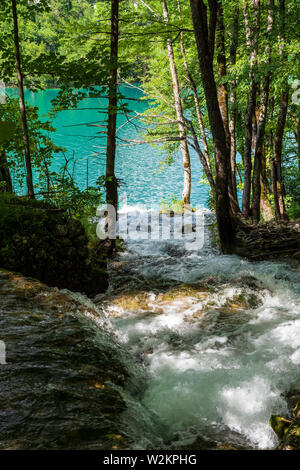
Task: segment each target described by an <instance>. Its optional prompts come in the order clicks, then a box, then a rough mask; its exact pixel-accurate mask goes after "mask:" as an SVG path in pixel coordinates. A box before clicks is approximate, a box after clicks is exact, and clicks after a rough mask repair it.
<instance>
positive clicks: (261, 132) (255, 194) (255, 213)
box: [252, 0, 274, 221]
mask: <svg viewBox="0 0 300 470" xmlns="http://www.w3.org/2000/svg"><path fill="white" fill-rule="evenodd" d="M273 24H274V0H269V13H268V27H267V33H268V46H267V50H266V56H267V59H266V69H268V67H269V65H270V63H271V44H272V37H271V36H272V31H273ZM270 79H271V73H270V72H268V73H267V74H266V76H265V77H264V79H263V86H262V91H261V103H260V111H259V113H258V114H259V117H258V125H257V132H256V143H255V153H254V169H253V181H252V217H253V219H255V220H256V221H259V219H260V207H261V195H262V190H261V182H262V180H263V178H262V175H263V173H264V168H263V163H265V160H264V139H265V129H266V120H267V112H268V102H269V93H270ZM264 186H265V185H264ZM264 196H265V194H264Z"/></svg>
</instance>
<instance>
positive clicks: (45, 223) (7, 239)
mask: <svg viewBox="0 0 300 470" xmlns="http://www.w3.org/2000/svg"><path fill="white" fill-rule="evenodd" d="M106 257H107V253H106V252H105V251H103V250H102V251H101V249H99V248H98V247H96V248H93V249H91V248H90V247H89V240H88V237H87V234H86V232H85V229H84V227H83V226H82V224H81V223H80V222H79V221H78V220H75V219H72V218H71V217H69V216H68V215H67V213H66V212H65V211H60V210H58V209H56V208H55V207H52V206H51V205H49V204H46V203H44V202H42V201H36V200H28V199H26V198H20V197H16V196H8V195H6V194H4V195H3V194H2V195H0V266H1V267H3V268H6V269H8V270H11V271H15V272H20V273H22V274H24V275H25V276H30V277H34V278H36V279H39V280H40V281H42V282H44V283H46V284H48V285H49V286H55V287H59V288H67V289H70V290H72V291H78V292H84V293H86V294H87V295H89V296H94V295H96V294H98V293H99V292H104V291H105V290H106V289H107V287H108V275H107V267H106Z"/></svg>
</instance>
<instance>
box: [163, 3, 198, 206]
mask: <svg viewBox="0 0 300 470" xmlns="http://www.w3.org/2000/svg"><path fill="white" fill-rule="evenodd" d="M162 9H163V16H164V20H165V22H166V23H168V22H169V13H168V7H167V2H166V1H165V0H162ZM167 52H168V58H169V62H170V70H171V76H172V86H173V94H174V102H175V110H176V116H177V120H178V130H179V137H180V138H182V140H181V141H180V146H181V152H182V159H183V170H184V182H183V192H182V200H183V204H184V205H189V204H190V197H191V185H192V175H191V160H190V153H189V148H188V143H187V138H186V130H185V125H184V116H183V108H182V102H181V98H180V87H179V80H178V73H177V68H176V65H175V59H174V51H173V46H172V41H171V38H170V37H168V38H167Z"/></svg>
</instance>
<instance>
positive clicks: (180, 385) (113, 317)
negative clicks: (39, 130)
mask: <svg viewBox="0 0 300 470" xmlns="http://www.w3.org/2000/svg"><path fill="white" fill-rule="evenodd" d="M122 214H123V217H125V216H126V220H127V223H130V224H133V225H134V224H135V225H136V226H138V232H139V233H140V235H141V237H140V239H139V238H138V237H134V239H130V238H129V239H128V236H127V239H126V242H125V251H124V252H123V253H120V254H119V255H118V257H117V258H116V259H114V260H113V261H112V262H111V263H110V267H109V269H110V288H109V291H108V293H107V294H106V295H105V297H104V298H102V299H101V303H100V304H99V305H101V308H102V309H103V311H104V313H105V315H106V316H107V317H109V318H110V321H111V324H112V327H113V329H114V331H115V334H116V335H117V336H118V338H119V341H120V342H121V343H122V344H123V346H124V348H126V349H127V350H128V351H130V352H131V353H132V354H133V355H134V356H135V357H136V358H137V360H138V361H140V362H141V363H142V364H143V365H144V367H145V371H146V373H145V377H146V378H143V380H144V381H145V389H144V393H143V395H142V396H141V398H140V400H141V405H142V407H144V409H146V410H148V411H149V412H150V413H151V414H152V415H153V416H155V419H157V422H159V423H160V424H161V436H160V437H161V439H162V442H164V443H167V444H165V445H166V446H167V447H168V446H169V447H170V448H184V446H187V445H190V444H192V442H193V441H194V440H195V439H196V438H197V436H201V437H204V438H207V439H211V440H216V441H219V442H222V441H223V442H224V441H226V440H227V441H230V442H236V443H237V444H239V445H244V446H245V447H250V448H251V447H253V448H261V449H272V448H275V447H276V445H277V438H276V435H275V433H274V432H273V430H272V429H271V427H270V425H269V419H270V417H271V415H272V414H283V415H284V414H287V413H288V407H287V402H286V399H285V393H286V392H288V391H289V390H291V389H292V388H293V387H296V386H298V387H299V384H300V372H299V371H300V368H299V364H300V282H299V281H300V269H299V267H297V266H290V265H288V264H285V263H282V262H258V263H253V262H249V261H247V260H245V259H242V258H240V257H237V256H225V255H221V254H220V253H219V252H218V251H217V250H216V248H213V247H212V246H211V237H210V232H209V226H210V225H211V224H212V222H214V218H213V215H212V214H211V213H210V212H208V211H204V212H203V211H198V212H197V213H196V214H194V215H193V216H194V217H195V218H196V219H195V221H196V222H195V225H196V226H197V227H198V228H199V227H202V229H203V234H204V238H203V241H204V243H203V244H201V243H199V244H198V246H197V245H196V246H193V244H190V243H189V244H187V241H186V239H185V235H184V234H183V235H182V237H181V239H180V237H178V238H177V239H174V238H172V236H170V237H169V239H163V240H160V239H159V237H156V239H152V238H151V233H153V232H154V231H153V223H154V222H153V220H152V222H151V224H152V227H149V225H148V224H147V223H145V220H147V219H145V217H144V216H145V213H143V220H142V222H141V210H139V209H137V208H128V207H125V208H124V209H123V210H122V211H121V212H120V216H121V217H122ZM152 214H153V212H152ZM150 215H151V214H150V213H149V218H148V220H150ZM153 219H154V218H153ZM170 219H172V220H170ZM155 220H156V224H158V226H159V227H161V230H163V229H164V226H166V227H170V226H171V227H172V226H173V225H174V221H176V223H178V224H182V223H183V224H184V222H182V217H181V216H180V215H177V216H176V215H175V217H171V218H170V217H169V216H168V215H162V216H161V217H160V218H159V217H158V214H156V219H155ZM172 224H173V225H172ZM197 224H198V225H197ZM156 228H157V227H156ZM171 232H172V230H171ZM171 235H172V233H171ZM153 238H155V237H153ZM202 245H203V246H202Z"/></svg>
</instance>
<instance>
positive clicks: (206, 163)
mask: <svg viewBox="0 0 300 470" xmlns="http://www.w3.org/2000/svg"><path fill="white" fill-rule="evenodd" d="M177 7H178V12H179V14H180V13H181V3H180V0H177ZM180 49H181V54H182V58H183V65H184V69H185V72H186V78H187V79H188V82H189V84H190V87H191V90H192V93H193V97H194V103H195V109H196V114H197V119H198V124H199V127H200V132H201V137H202V143H203V148H204V155H203V153H202V151H201V149H200V146H199V143H198V139H195V138H196V134H195V131H194V128H193V129H192V133H193V137H194V141H195V146H196V149H197V153H198V155H199V158H200V161H201V164H202V166H203V169H204V172H205V174H206V177H207V179H208V182H209V185H210V188H211V190H212V192H213V193H214V192H215V182H214V178H213V174H212V170H211V163H210V156H209V150H208V143H207V139H206V134H205V128H204V124H203V117H202V113H201V107H200V100H199V96H198V91H197V86H196V82H195V80H194V78H193V76H192V74H191V72H190V69H189V66H188V62H187V57H186V51H185V46H184V33H183V31H181V33H180Z"/></svg>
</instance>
